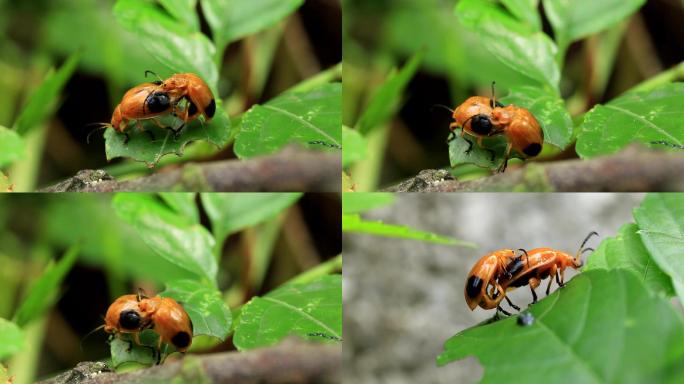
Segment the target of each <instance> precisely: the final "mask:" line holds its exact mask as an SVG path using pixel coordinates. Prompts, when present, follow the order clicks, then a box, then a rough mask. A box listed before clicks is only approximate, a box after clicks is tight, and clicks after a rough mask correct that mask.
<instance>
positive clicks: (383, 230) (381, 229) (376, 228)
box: [342, 213, 477, 248]
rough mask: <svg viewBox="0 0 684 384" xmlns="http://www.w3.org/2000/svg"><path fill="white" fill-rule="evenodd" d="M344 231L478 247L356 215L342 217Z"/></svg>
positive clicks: (346, 214) (350, 214)
mask: <svg viewBox="0 0 684 384" xmlns="http://www.w3.org/2000/svg"><path fill="white" fill-rule="evenodd" d="M342 231H343V232H355V233H364V234H367V235H375V236H385V237H397V238H400V239H411V240H421V241H428V242H431V243H437V244H447V245H459V246H462V247H468V248H476V247H477V246H476V245H475V244H474V243H471V242H468V241H462V240H458V239H454V238H453V237H448V236H442V235H438V234H435V233H431V232H425V231H419V230H417V229H413V228H409V227H406V226H403V225H395V224H385V223H383V222H382V221H368V220H363V219H362V218H361V216H360V215H358V214H354V213H345V214H343V215H342Z"/></svg>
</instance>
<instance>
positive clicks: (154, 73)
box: [145, 69, 164, 82]
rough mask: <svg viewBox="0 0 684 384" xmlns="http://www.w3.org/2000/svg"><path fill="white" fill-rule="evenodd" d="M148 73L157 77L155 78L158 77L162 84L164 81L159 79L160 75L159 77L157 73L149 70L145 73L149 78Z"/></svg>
mask: <svg viewBox="0 0 684 384" xmlns="http://www.w3.org/2000/svg"><path fill="white" fill-rule="evenodd" d="M148 73H151V74H153V75H155V76H156V77H157V79H159V81H162V82H163V81H164V80H162V78H161V77H159V75H157V73H156V72H152V71H150V70H149V69H148V70H147V71H145V77H147V74H148Z"/></svg>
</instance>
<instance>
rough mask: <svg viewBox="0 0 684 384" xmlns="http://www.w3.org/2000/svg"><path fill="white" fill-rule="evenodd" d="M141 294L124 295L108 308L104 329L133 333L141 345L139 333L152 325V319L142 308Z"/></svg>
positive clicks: (117, 332) (114, 332) (106, 330)
mask: <svg viewBox="0 0 684 384" xmlns="http://www.w3.org/2000/svg"><path fill="white" fill-rule="evenodd" d="M140 300H141V297H140V294H138V295H123V296H121V297H119V298H118V299H116V300H114V302H113V303H112V304H111V305H110V306H109V308H108V309H107V314H106V315H105V325H104V330H105V332H107V333H113V334H117V335H118V334H119V333H132V334H133V338H134V340H135V342H136V344H138V345H140V338H139V333H140V332H141V331H142V330H144V329H147V328H149V327H150V325H151V320H150V318H149V316H145V314H144V313H142V312H141V310H140V307H139V305H140Z"/></svg>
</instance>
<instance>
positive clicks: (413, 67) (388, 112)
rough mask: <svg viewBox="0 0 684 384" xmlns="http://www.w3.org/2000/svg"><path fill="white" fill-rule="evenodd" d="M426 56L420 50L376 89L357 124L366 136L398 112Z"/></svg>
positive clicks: (360, 131)
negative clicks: (409, 85) (406, 91)
mask: <svg viewBox="0 0 684 384" xmlns="http://www.w3.org/2000/svg"><path fill="white" fill-rule="evenodd" d="M424 56H425V52H424V51H419V52H418V53H416V54H415V55H413V57H412V58H411V60H409V61H408V63H406V64H405V65H404V67H403V68H402V69H401V70H400V71H398V72H394V73H392V74H390V75H389V76H388V77H387V81H385V83H384V84H382V85H381V86H380V87H379V88H378V89H377V91H375V94H374V95H373V97H372V98H371V99H370V102H369V103H368V106H367V107H366V109H365V110H364V111H363V114H362V115H361V117H360V118H359V121H358V123H357V124H356V125H357V126H356V129H358V131H359V133H361V134H362V135H364V136H365V135H367V134H368V132H370V131H371V130H373V129H374V128H376V127H378V126H380V125H382V124H383V123H384V122H385V121H387V120H388V119H389V118H390V117H391V116H392V115H393V114H394V113H395V112H396V110H397V108H398V107H399V103H400V102H401V96H402V94H403V93H404V89H405V88H406V86H407V85H408V83H409V82H410V81H411V79H412V78H413V75H415V74H416V71H417V70H418V68H419V67H420V63H421V62H422V61H423V57H424Z"/></svg>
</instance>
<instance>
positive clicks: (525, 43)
mask: <svg viewBox="0 0 684 384" xmlns="http://www.w3.org/2000/svg"><path fill="white" fill-rule="evenodd" d="M456 14H457V16H458V18H459V20H460V21H461V23H463V25H464V26H466V27H467V28H469V29H471V30H473V31H475V32H476V33H478V35H479V36H480V39H481V41H480V42H481V47H482V49H485V50H487V51H488V52H489V53H491V54H492V55H493V56H494V57H495V58H497V59H498V60H499V61H500V62H501V63H502V64H504V65H506V66H509V67H510V68H511V69H513V70H515V71H517V72H519V73H521V74H523V75H525V76H527V77H529V78H530V79H533V80H536V81H538V82H539V83H540V84H542V85H545V86H546V87H548V88H549V89H552V90H555V91H556V92H557V91H558V82H559V80H560V70H559V68H558V64H556V61H555V58H554V57H555V54H556V52H557V48H556V46H555V44H554V43H553V41H551V39H550V38H549V37H548V36H547V35H545V34H544V33H542V32H541V31H535V30H534V28H531V27H530V26H528V25H527V24H525V23H522V22H520V21H518V20H516V19H515V18H514V17H513V16H511V15H510V14H509V13H506V12H505V11H504V10H502V9H501V8H499V7H498V6H497V5H496V4H494V3H491V2H488V1H480V0H462V1H459V2H458V4H457V5H456Z"/></svg>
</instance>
